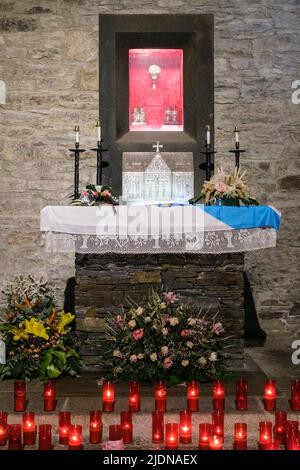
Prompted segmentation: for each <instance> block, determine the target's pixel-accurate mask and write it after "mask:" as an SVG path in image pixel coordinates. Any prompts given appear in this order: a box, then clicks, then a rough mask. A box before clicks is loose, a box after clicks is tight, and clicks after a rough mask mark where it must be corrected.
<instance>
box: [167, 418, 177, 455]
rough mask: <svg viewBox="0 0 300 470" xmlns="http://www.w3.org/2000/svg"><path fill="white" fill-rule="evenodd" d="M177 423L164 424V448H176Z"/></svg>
mask: <svg viewBox="0 0 300 470" xmlns="http://www.w3.org/2000/svg"><path fill="white" fill-rule="evenodd" d="M178 428H179V426H178V424H177V423H167V424H166V450H176V449H178Z"/></svg>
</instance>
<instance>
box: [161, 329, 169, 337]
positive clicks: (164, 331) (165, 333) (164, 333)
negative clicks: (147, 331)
mask: <svg viewBox="0 0 300 470" xmlns="http://www.w3.org/2000/svg"><path fill="white" fill-rule="evenodd" d="M161 332H162V334H163V335H164V336H167V334H168V333H169V331H168V328H163V329H162V330H161Z"/></svg>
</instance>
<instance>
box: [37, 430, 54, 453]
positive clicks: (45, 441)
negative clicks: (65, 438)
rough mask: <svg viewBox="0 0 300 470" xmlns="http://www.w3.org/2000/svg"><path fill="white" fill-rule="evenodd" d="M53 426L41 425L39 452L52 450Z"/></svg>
mask: <svg viewBox="0 0 300 470" xmlns="http://www.w3.org/2000/svg"><path fill="white" fill-rule="evenodd" d="M52 449H53V444H52V426H51V424H40V425H39V450H52Z"/></svg>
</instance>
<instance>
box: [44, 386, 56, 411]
mask: <svg viewBox="0 0 300 470" xmlns="http://www.w3.org/2000/svg"><path fill="white" fill-rule="evenodd" d="M55 408H56V397H55V382H54V381H53V380H48V381H47V382H45V383H44V411H54V410H55Z"/></svg>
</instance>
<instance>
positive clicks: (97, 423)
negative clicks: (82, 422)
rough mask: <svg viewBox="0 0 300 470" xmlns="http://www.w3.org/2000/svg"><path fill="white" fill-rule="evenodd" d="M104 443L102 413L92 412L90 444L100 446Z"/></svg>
mask: <svg viewBox="0 0 300 470" xmlns="http://www.w3.org/2000/svg"><path fill="white" fill-rule="evenodd" d="M101 441H102V413H101V411H99V410H93V411H90V443H91V444H99V443H100V442H101Z"/></svg>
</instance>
